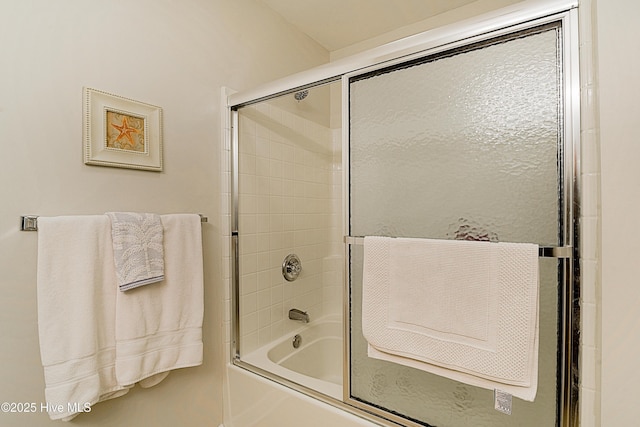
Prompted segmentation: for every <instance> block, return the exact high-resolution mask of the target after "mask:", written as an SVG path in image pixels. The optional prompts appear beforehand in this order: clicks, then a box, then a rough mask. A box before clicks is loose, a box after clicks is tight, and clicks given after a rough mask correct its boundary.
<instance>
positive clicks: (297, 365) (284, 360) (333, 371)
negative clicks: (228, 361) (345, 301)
mask: <svg viewBox="0 0 640 427" xmlns="http://www.w3.org/2000/svg"><path fill="white" fill-rule="evenodd" d="M296 335H299V336H300V346H299V347H298V348H294V346H293V340H294V337H295V336H296ZM241 360H242V361H243V362H245V363H248V364H250V365H252V366H255V367H257V368H259V369H261V370H264V371H267V372H271V373H273V374H276V375H278V376H280V377H282V378H285V379H287V380H289V381H291V382H294V383H296V384H299V385H302V386H304V387H307V388H310V389H312V390H316V391H318V392H320V393H323V394H325V395H327V396H330V397H333V398H335V399H338V400H342V360H343V359H342V322H340V320H339V318H337V317H325V318H321V319H318V320H315V321H313V320H312V321H311V322H310V323H309V324H308V325H303V326H301V327H300V328H299V329H296V330H295V331H293V332H291V333H288V334H286V335H285V336H284V337H282V338H280V339H279V340H277V341H274V342H271V343H269V344H267V345H265V346H263V347H261V348H259V349H257V350H255V351H253V352H251V353H250V354H248V355H246V356H243V357H242V358H241Z"/></svg>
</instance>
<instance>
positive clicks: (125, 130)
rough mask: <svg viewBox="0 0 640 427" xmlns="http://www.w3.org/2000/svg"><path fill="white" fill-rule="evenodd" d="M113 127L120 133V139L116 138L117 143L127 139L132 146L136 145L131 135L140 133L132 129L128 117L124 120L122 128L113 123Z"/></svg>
mask: <svg viewBox="0 0 640 427" xmlns="http://www.w3.org/2000/svg"><path fill="white" fill-rule="evenodd" d="M111 126H113V127H114V128H116V129H118V132H120V133H119V134H118V137H117V138H116V141H120V140H121V139H122V138H127V140H129V144H131V145H132V146H134V145H135V143H134V142H133V138H132V137H131V134H132V133H138V132H140V131H139V130H138V129H136V128H132V127H130V126H129V123H128V121H127V118H126V117H123V118H122V125H121V126H118V125H116V124H114V123H111Z"/></svg>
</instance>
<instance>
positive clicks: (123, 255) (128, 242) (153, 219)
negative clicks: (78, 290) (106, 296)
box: [107, 212, 164, 291]
mask: <svg viewBox="0 0 640 427" xmlns="http://www.w3.org/2000/svg"><path fill="white" fill-rule="evenodd" d="M107 215H108V216H109V218H110V219H111V233H112V237H113V255H114V260H115V265H116V273H117V276H118V287H119V288H120V290H121V291H127V290H129V289H133V288H137V287H139V286H143V285H148V284H150V283H156V282H160V281H162V280H164V252H163V235H162V223H161V222H160V216H158V215H156V214H151V213H135V212H107Z"/></svg>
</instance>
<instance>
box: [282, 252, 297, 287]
mask: <svg viewBox="0 0 640 427" xmlns="http://www.w3.org/2000/svg"><path fill="white" fill-rule="evenodd" d="M301 271H302V262H301V261H300V258H298V255H296V254H289V255H287V257H286V258H285V259H284V261H283V262H282V275H283V276H284V278H285V279H286V280H287V281H288V282H293V281H294V280H296V279H297V278H298V275H300V272H301Z"/></svg>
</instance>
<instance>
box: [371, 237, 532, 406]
mask: <svg viewBox="0 0 640 427" xmlns="http://www.w3.org/2000/svg"><path fill="white" fill-rule="evenodd" d="M364 241H365V243H364V271H363V307H362V312H363V313H362V327H363V333H364V336H365V338H366V339H367V341H368V343H369V356H370V357H374V358H378V359H383V360H388V361H392V362H395V363H399V364H402V365H406V366H411V367H413V368H416V369H421V370H424V371H427V372H431V373H435V374H437V375H441V376H444V377H447V378H450V379H453V380H456V381H460V382H464V383H467V384H472V385H475V386H478V387H483V388H488V389H500V390H503V391H507V392H509V393H511V394H513V395H514V396H516V397H519V398H521V399H524V400H528V401H533V399H534V398H535V394H536V391H537V376H538V246H537V245H534V244H523V243H490V242H470V241H454V240H430V239H404V238H387V237H365V240H364Z"/></svg>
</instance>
